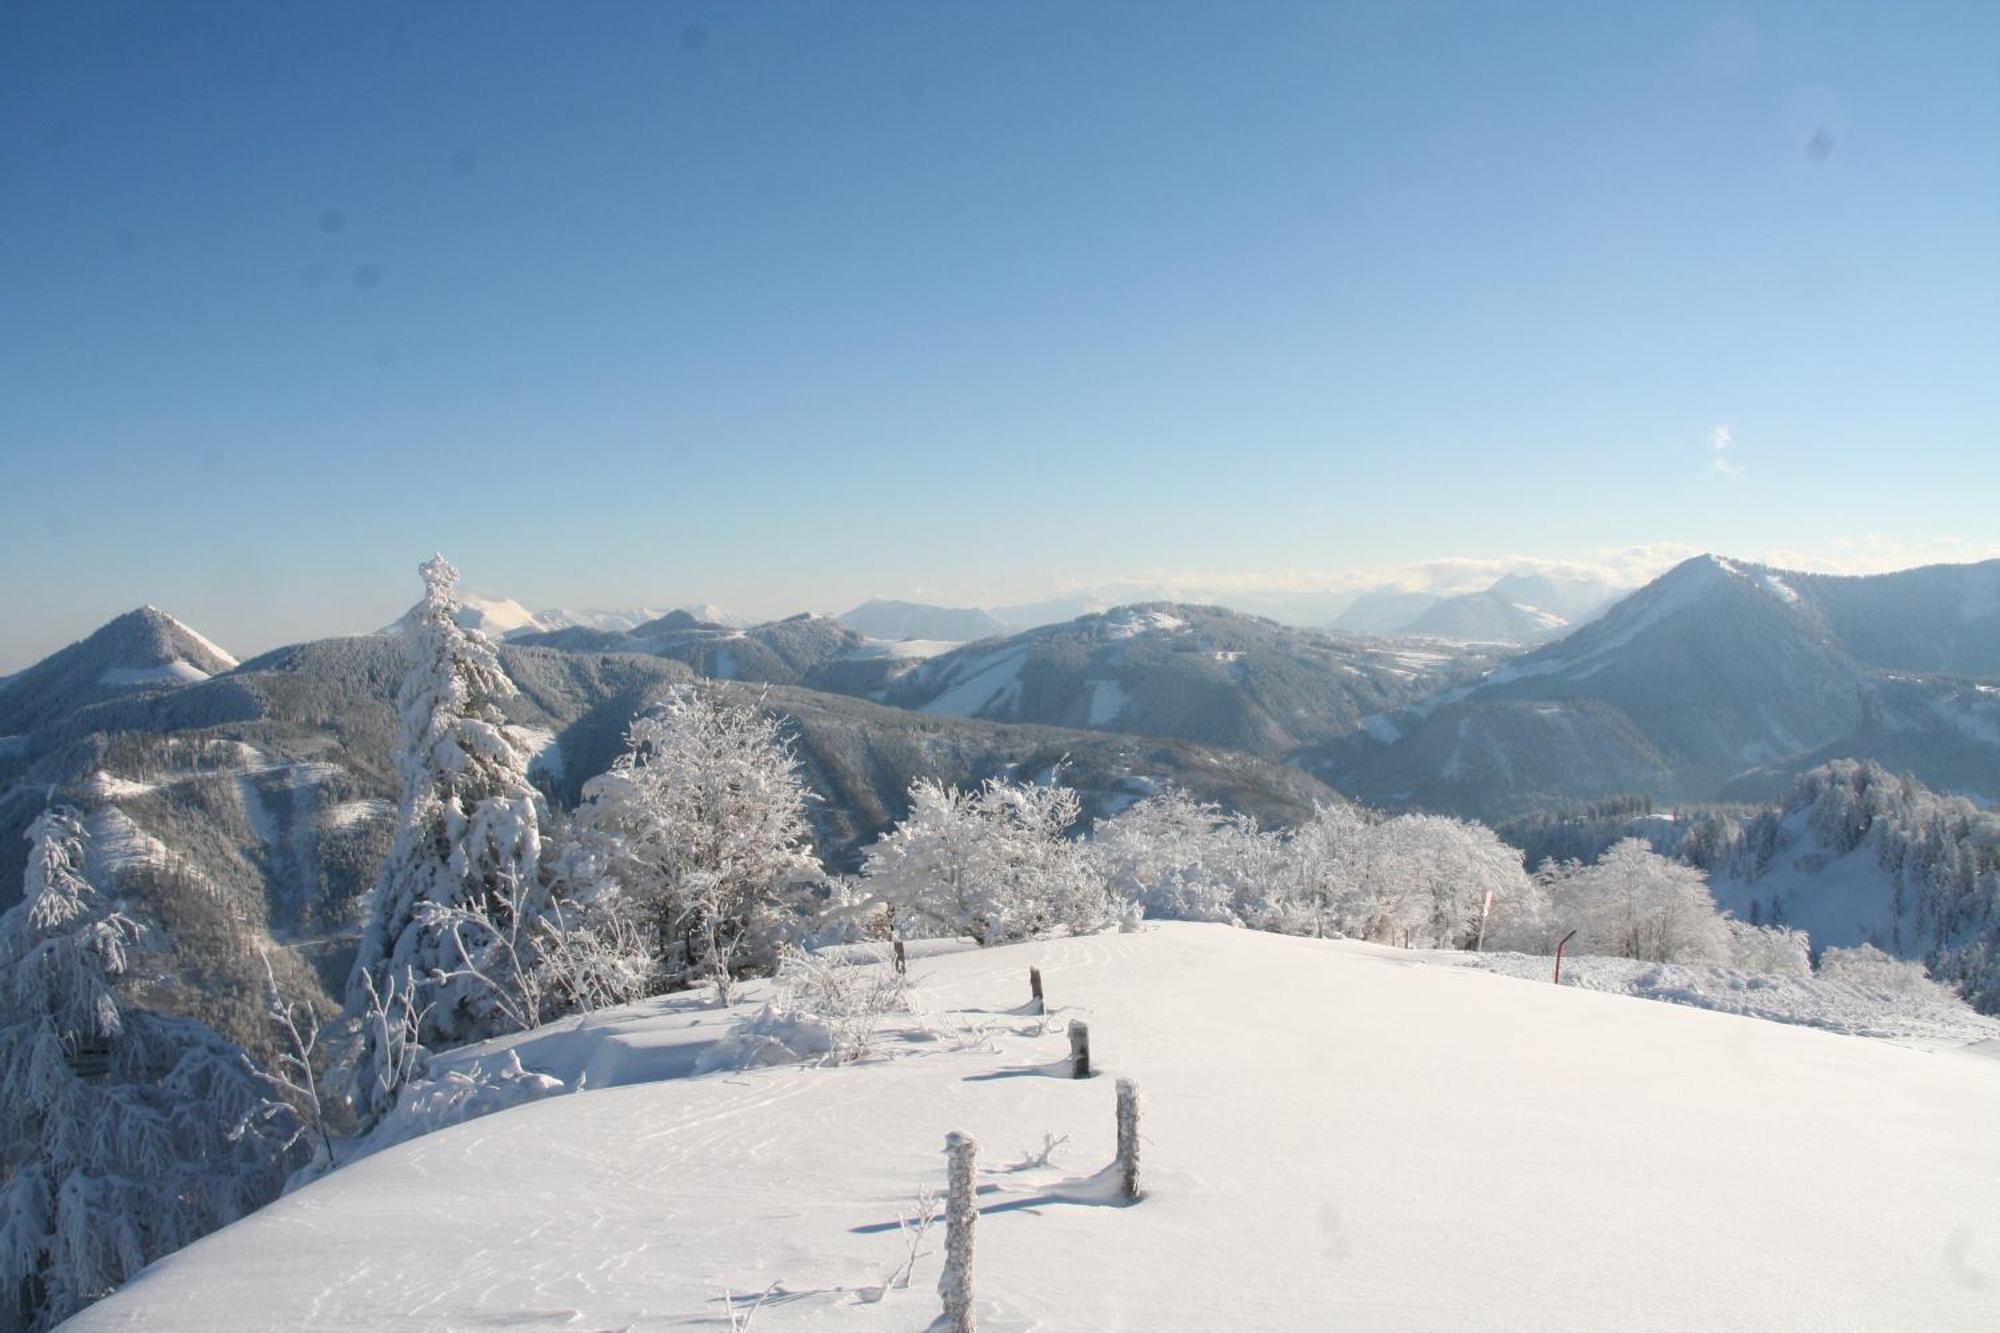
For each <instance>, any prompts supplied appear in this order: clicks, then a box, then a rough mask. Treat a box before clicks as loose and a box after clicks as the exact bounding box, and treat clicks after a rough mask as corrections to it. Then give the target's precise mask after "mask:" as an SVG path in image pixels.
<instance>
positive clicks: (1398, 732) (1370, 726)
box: [1361, 713, 1403, 745]
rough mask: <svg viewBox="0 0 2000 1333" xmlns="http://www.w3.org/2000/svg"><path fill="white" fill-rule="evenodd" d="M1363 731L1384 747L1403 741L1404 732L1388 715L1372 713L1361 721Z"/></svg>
mask: <svg viewBox="0 0 2000 1333" xmlns="http://www.w3.org/2000/svg"><path fill="white" fill-rule="evenodd" d="M1361 729H1362V730H1363V731H1365V732H1367V733H1368V734H1369V736H1371V737H1373V738H1374V739H1375V740H1377V741H1380V742H1381V743H1382V744H1384V745H1394V744H1395V743H1396V742H1397V741H1399V740H1401V739H1403V732H1402V729H1401V728H1400V727H1398V726H1397V725H1396V724H1395V723H1394V722H1392V721H1390V720H1389V716H1388V714H1386V713H1370V714H1369V715H1368V716H1367V717H1364V718H1362V719H1361Z"/></svg>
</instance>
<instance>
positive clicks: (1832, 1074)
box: [70, 924, 2000, 1333]
mask: <svg viewBox="0 0 2000 1333" xmlns="http://www.w3.org/2000/svg"><path fill="white" fill-rule="evenodd" d="M1030 964H1034V965H1038V966H1040V967H1041V969H1042V971H1043V973H1044V975H1045V977H1046V979H1047V987H1048V995H1049V1000H1050V1003H1051V1005H1052V1006H1053V1007H1055V1008H1056V1010H1057V1012H1056V1014H1055V1018H1054V1021H1053V1022H1052V1023H1050V1024H1049V1025H1048V1028H1047V1031H1046V1032H1045V1033H1042V1034H1041V1035H1036V1034H1037V1029H1039V1028H1040V1027H1041V1020H1039V1019H1036V1018H1032V1017H1029V1016H1026V1015H1024V1014H1021V1013H1019V1012H1014V1011H1015V1010H1016V1009H1017V1007H1018V1006H1021V1004H1022V1002H1023V1001H1024V1000H1025V999H1026V972H1027V968H1028V967H1029V965H1030ZM912 970H913V972H914V973H916V974H917V975H918V976H919V977H920V980H921V986H922V991H923V994H924V996H925V998H926V1000H927V1001H928V1002H929V1004H930V1005H931V1006H933V1009H934V1012H933V1014H932V1016H931V1022H932V1024H933V1026H934V1027H938V1028H940V1029H942V1030H944V1031H946V1032H948V1033H956V1034H957V1035H956V1036H955V1037H953V1038H952V1039H949V1040H934V1041H909V1042H902V1041H897V1042H893V1043H892V1044H891V1049H890V1050H889V1053H888V1054H887V1055H886V1056H885V1057H884V1058H881V1059H877V1060H873V1061H870V1062H866V1063H863V1064H859V1065H850V1066H846V1067H839V1068H808V1067H800V1066H784V1067H768V1068H762V1069H756V1070H750V1071H743V1072H731V1073H716V1074H707V1075H692V1074H689V1073H688V1072H687V1071H689V1070H691V1069H693V1068H694V1067H695V1066H696V1064H697V1063H698V1061H699V1059H700V1056H701V1053H702V1049H703V1048H704V1046H706V1045H707V1044H708V1043H712V1042H713V1041H714V1040H715V1039H716V1038H717V1037H718V1036H720V1035H721V1033H722V1032H723V1031H724V1029H725V1019H724V1017H723V1016H721V1015H717V1014H715V1013H713V1012H709V1013H703V1012H699V1011H696V1010H694V1009H692V1008H691V1007H689V1005H688V1002H687V1001H686V1000H684V999H683V1000H663V1001H654V1002H649V1003H648V1004H647V1005H644V1006H635V1007H633V1008H632V1009H628V1010H625V1011H619V1012H616V1013H613V1014H610V1015H603V1016H599V1017H597V1018H594V1019H591V1020H587V1021H585V1022H583V1023H576V1022H571V1023H567V1024H565V1025H562V1026H561V1027H559V1028H557V1029H553V1030H543V1031H542V1032H539V1033H533V1034H527V1035H526V1036H524V1037H522V1038H518V1039H513V1040H512V1041H511V1042H510V1043H507V1046H508V1050H509V1052H511V1053H514V1054H518V1055H519V1056H520V1057H521V1058H522V1059H523V1061H524V1063H526V1064H527V1065H528V1066H529V1067H530V1068H531V1069H532V1068H535V1067H537V1066H538V1064H541V1065H545V1066H547V1068H548V1072H552V1073H555V1074H556V1075H557V1076H558V1077H560V1078H562V1079H563V1080H564V1081H565V1082H571V1083H574V1082H575V1081H576V1078H577V1075H578V1073H580V1072H581V1071H583V1070H584V1069H585V1068H589V1069H592V1070H596V1071H597V1072H596V1073H594V1074H592V1075H591V1076H590V1077H589V1078H588V1079H587V1080H586V1083H587V1085H588V1086H587V1088H586V1090H585V1091H582V1092H580V1093H575V1094H572V1095H562V1096H556V1097H553V1098H550V1099H548V1100H543V1101H537V1102H534V1103H532V1104H528V1105H524V1106H519V1107H516V1108H514V1109H512V1110H507V1111H503V1112H500V1113H498V1114H495V1115H492V1116H489V1117H487V1118H485V1119H481V1120H476V1121H472V1122H469V1123H465V1124H461V1125H457V1126H454V1127H452V1128H449V1129H445V1130H442V1131H440V1132H438V1133H436V1134H432V1135H429V1136H427V1137H425V1138H421V1139H417V1140H414V1141H411V1142H407V1143H403V1144H400V1145H398V1146H396V1147H393V1148H389V1149H386V1150H384V1151H382V1152H380V1153H378V1154H376V1155H374V1156H372V1157H369V1158H366V1159H364V1160H362V1161H359V1162H357V1163H355V1164H353V1165H351V1166H349V1167H347V1168H344V1169H343V1170H341V1171H339V1172H337V1173H335V1174H334V1175H332V1176H330V1177H328V1178H326V1179H324V1180H321V1181H319V1182H317V1183H315V1184H312V1185H310V1186H307V1187H306V1188H304V1189H302V1190H300V1191H298V1192H296V1193H294V1194H292V1195H290V1196H288V1197H286V1198H284V1199H281V1200H279V1201H278V1202H277V1203H275V1204H273V1205H272V1206H270V1207H269V1208H267V1209H265V1210H264V1211H262V1212H260V1213H258V1214H255V1215H254V1216H252V1217H249V1218H247V1219H245V1220H244V1221H242V1222H239V1223H238V1224H236V1225H234V1226H232V1227H229V1228H227V1229H225V1230H223V1231H221V1232H218V1233H216V1234H215V1235H213V1236H210V1237H208V1238H207V1239H205V1240H203V1241H200V1242H198V1243H196V1244H195V1245H193V1246H191V1247H189V1248H188V1249H186V1250H184V1251H182V1252H180V1253H178V1254H176V1255H173V1256H171V1257H169V1258H167V1259H165V1260H163V1261H161V1262H160V1263H159V1264H157V1265H155V1266H154V1267H153V1268H152V1269H150V1270H148V1271H147V1272H146V1273H145V1274H144V1275H142V1276H141V1277H140V1278H139V1279H138V1280H136V1281H135V1282H133V1283H132V1284H131V1285H130V1286H128V1287H127V1288H126V1289H124V1290H123V1291H122V1292H120V1293H119V1294H118V1295H116V1296H114V1297H112V1298H111V1299H109V1300H106V1301H105V1302H103V1303H102V1304H100V1305H98V1306H96V1307H94V1308H92V1309H91V1310H89V1311H86V1312H85V1313H84V1314H83V1315H82V1316H81V1317H79V1318H78V1319H77V1320H76V1321H74V1323H73V1324H72V1325H71V1326H70V1327H72V1328H74V1329H77V1330H93V1329H186V1330H199V1331H200V1333H229V1331H231V1330H249V1329H259V1330H262V1329H272V1328H286V1329H292V1328H324V1329H369V1330H383V1331H385V1333H392V1331H395V1330H438V1329H493V1328H506V1329H579V1330H610V1329H629V1330H669V1329H703V1328H706V1329H727V1328H729V1327H730V1323H729V1316H728V1313H727V1312H726V1310H725V1307H724V1304H723V1301H722V1294H723V1293H725V1292H727V1293H732V1294H734V1295H735V1296H737V1297H740V1298H743V1304H744V1305H746V1306H747V1305H748V1304H749V1303H751V1302H753V1301H754V1300H755V1299H756V1296H757V1294H758V1293H764V1292H767V1291H768V1292H769V1293H770V1294H769V1296H768V1298H767V1299H766V1300H765V1301H764V1303H763V1305H762V1307H761V1308H760V1309H759V1310H758V1311H757V1312H756V1314H755V1316H754V1324H753V1327H754V1328H755V1329H756V1330H757V1333H778V1331H782V1330H786V1329H812V1330H830V1331H832V1330H864V1329H865V1330H920V1329H925V1328H927V1327H928V1326H929V1325H930V1323H931V1321H932V1319H933V1318H934V1317H935V1316H936V1314H937V1310H938V1305H937V1300H936V1296H935V1294H934V1284H935V1282H936V1279H937V1275H938V1271H939V1266H940V1262H941V1252H942V1249H943V1244H942V1241H943V1238H942V1234H941V1232H942V1227H941V1226H940V1227H939V1229H938V1230H936V1231H933V1232H932V1234H931V1236H930V1238H929V1241H928V1243H927V1244H926V1246H925V1248H926V1250H928V1251H929V1253H928V1254H927V1255H926V1257H924V1258H922V1259H921V1260H920V1261H919V1263H918V1264H917V1266H916V1269H915V1273H914V1279H913V1281H912V1282H911V1284H910V1286H909V1288H908V1289H907V1290H892V1291H889V1292H888V1293H886V1295H883V1294H882V1292H881V1290H880V1289H881V1287H882V1285H883V1283H884V1280H885V1278H887V1277H888V1276H889V1275H890V1274H891V1273H892V1272H893V1271H894V1270H895V1269H896V1268H897V1266H898V1265H899V1263H900V1261H901V1259H902V1257H903V1252H904V1249H903V1245H902V1242H901V1241H900V1239H899V1237H898V1234H897V1227H896V1219H897V1216H898V1214H899V1213H900V1212H905V1211H908V1210H909V1209H910V1207H911V1203H912V1196H913V1195H914V1193H915V1191H916V1189H917V1187H918V1185H919V1184H920V1183H932V1184H938V1185H941V1184H942V1179H943V1165H942V1156H941V1153H940V1148H941V1146H942V1143H943V1139H944V1135H945V1133H946V1131H948V1130H953V1129H960V1130H966V1131H969V1132H970V1133H971V1134H973V1135H974V1136H975V1137H976V1139H977V1140H978V1142H979V1144H980V1145H981V1158H980V1166H981V1169H982V1176H981V1182H982V1183H981V1190H982V1193H981V1195H980V1199H981V1205H982V1209H983V1213H982V1216H981V1219H980V1221H979V1223H978V1247H977V1262H976V1285H977V1290H978V1296H979V1302H980V1304H979V1314H980V1327H981V1329H983V1330H987V1331H988V1333H993V1331H997V1330H1027V1329H1052V1330H1059V1329H1076V1330H1092V1331H1102V1330H1131V1331H1133V1333H1138V1331H1140V1330H1153V1329H1180V1328H1190V1329H1202V1330H1213V1329H1230V1330H1243V1329H1271V1330H1305V1329H1335V1328H1339V1329H1369V1330H1376V1329H1457V1328H1480V1329H1519V1330H1536V1331H1537V1333H1543V1331H1546V1330H1550V1329H1613V1328H1616V1329H1660V1330H1689V1329H1714V1328H1742V1329H1760V1330H1771V1329H1830V1328H1842V1329H1892V1328H1893V1329H1900V1328H1925V1329H1991V1328H1994V1327H2000V1209H1996V1198H1995V1189H1996V1184H2000V1133H1996V1132H1995V1127H1996V1126H2000V1060H1995V1059H1993V1058H1991V1057H1989V1056H1987V1055H1984V1054H1980V1053H1976V1052H1974V1051H1970V1050H1943V1051H1923V1050H1915V1049H1910V1048H1907V1047H1903V1046H1898V1045H1894V1044H1890V1043H1887V1042H1881V1041H1875V1040H1870V1039H1867V1038H1861V1037H1853V1036H1844V1035H1836V1034H1830V1033H1826V1032H1820V1031H1813V1030H1810V1029H1806V1028H1799V1027H1787V1026H1782V1025H1779V1024H1775V1023H1768V1022H1761V1021H1758V1020H1755V1019H1748V1018H1741V1017H1736V1016H1733V1015H1727V1014H1719V1013H1713V1012H1708V1011H1704V1010H1699V1009H1692V1008H1687V1007H1683V1006H1679V1005H1668V1004H1657V1003H1647V1002H1644V1001H1640V1000H1634V999H1630V998H1627V997H1624V996H1617V995H1610V994H1604V993H1599V992H1592V991H1586V990H1582V989H1572V988H1567V987H1565V988H1560V989H1559V988H1557V987H1554V986H1549V985H1546V984H1538V983H1533V982H1529V981H1524V980H1520V979H1516V978H1510V977H1504V976H1497V975H1493V974H1491V973H1487V972H1482V971H1479V970H1475V969H1472V968H1466V967H1455V966H1439V965H1436V963H1435V962H1427V961H1425V960H1424V959H1423V958H1422V957H1421V956H1418V955H1413V954H1410V953H1405V952H1401V951H1397V950H1392V949H1385V948H1377V947H1373V946H1368V945H1361V944H1354V943H1348V942H1335V941H1315V940H1309V939H1297V938H1290V937H1283V936H1276V935H1266V934H1258V933H1253V932H1249V931H1241V930H1231V929H1228V928H1225V927H1219V926H1196V925H1174V924H1168V925H1164V926H1159V927H1152V926H1149V927H1148V928H1147V929H1146V930H1145V931H1144V932H1142V933H1140V934H1136V935H1108V936H1098V937H1089V938H1081V939H1068V940H1058V941H1050V942H1044V943H1037V944H1029V945H1021V946H1015V947H1010V948H1004V949H992V950H986V951H979V952H964V953H955V954H950V955H945V956H932V957H924V958H920V959H918V960H916V961H914V962H913V963H912ZM1072 1017H1079V1018H1084V1019H1086V1020H1087V1021H1088V1022H1089V1024H1090V1027H1091V1033H1092V1039H1093V1046H1094V1054H1095V1058H1096V1061H1097V1064H1098V1067H1099V1069H1100V1071H1101V1073H1100V1076H1099V1077H1096V1078H1093V1079H1090V1080H1084V1081H1073V1080H1070V1079H1067V1078H1062V1077H1055V1076H1052V1074H1051V1072H1050V1070H1049V1069H1048V1068H1047V1067H1046V1066H1047V1062H1050V1061H1054V1060H1057V1059H1058V1058H1059V1056H1060V1055H1061V1054H1062V1052H1063V1051H1064V1049H1065V1042H1064V1040H1063V1037H1062V1035H1061V1030H1062V1026H1063V1024H1064V1022H1066V1021H1067V1020H1068V1019H1069V1018H1072ZM979 1025H990V1035H991V1040H990V1041H986V1042H981V1041H980V1040H979V1039H978V1027H979ZM504 1053H506V1052H503V1054H504ZM491 1054H492V1052H490V1051H489V1053H488V1055H489V1058H490V1055H491ZM669 1075H680V1076H678V1077H664V1078H663V1077H662V1076H669ZM1117 1075H1126V1076H1131V1077H1133V1078H1135V1079H1137V1080H1138V1082H1139V1085H1140V1088H1141V1090H1142V1095H1143V1097H1144V1106H1145V1112H1144V1120H1143V1124H1142V1129H1143V1134H1144V1164H1143V1183H1144V1185H1145V1187H1146V1189H1147V1190H1148V1191H1149V1193H1148V1195H1147V1197H1146V1198H1144V1199H1143V1200H1142V1201H1141V1202H1139V1203H1138V1204H1136V1205H1132V1206H1126V1207H1120V1206H1112V1205H1108V1204H1107V1203H1105V1202H1104V1198H1105V1193H1104V1190H1103V1188H1102V1182H1099V1181H1093V1180H1091V1179H1090V1178H1091V1177H1092V1175H1093V1174H1094V1173H1096V1172H1097V1171H1098V1170H1099V1169H1100V1168H1102V1167H1103V1166H1105V1165H1106V1164H1107V1163H1108V1162H1109V1161H1110V1159H1111V1155H1112V1142H1113V1130H1114V1127H1113V1121H1112V1106H1113V1087H1112V1078H1113V1076H1117ZM631 1078H655V1079H660V1080H661V1081H651V1082H626V1081H624V1080H627V1079H631ZM605 1082H610V1083H622V1085H621V1086H604V1085H603V1084H604V1083H605ZM1045 1133H1050V1134H1056V1135H1068V1136H1069V1141H1068V1142H1067V1143H1066V1144H1064V1145H1063V1146H1062V1147H1061V1148H1060V1149H1058V1151H1057V1154H1056V1156H1055V1159H1054V1165H1053V1166H1050V1167H1025V1168H1023V1169H1012V1168H1013V1167H1015V1166H1016V1165H1018V1164H1021V1163H1023V1161H1024V1159H1025V1158H1026V1157H1027V1156H1028V1151H1027V1150H1030V1149H1038V1148H1039V1147H1040V1146H1041V1144H1042V1142H1043V1136H1044V1134H1045ZM739 1313H740V1312H739Z"/></svg>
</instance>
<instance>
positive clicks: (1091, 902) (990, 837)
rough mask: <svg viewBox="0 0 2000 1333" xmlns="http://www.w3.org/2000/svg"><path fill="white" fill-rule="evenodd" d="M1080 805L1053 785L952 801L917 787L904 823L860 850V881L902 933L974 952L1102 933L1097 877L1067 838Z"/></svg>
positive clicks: (994, 786) (1107, 909) (952, 793)
mask: <svg viewBox="0 0 2000 1333" xmlns="http://www.w3.org/2000/svg"><path fill="white" fill-rule="evenodd" d="M1080 809H1081V802H1080V799H1079V797H1078V796H1077V794H1076V792H1075V791H1074V790H1072V789H1071V788H1069V787H1065V786H1062V785H1060V784H1059V783H1056V782H1050V783H1047V784H1022V783H1011V782H1002V781H999V780H998V779H993V780H989V781H987V782H986V783H984V784H982V785H981V786H979V787H978V788H976V789H975V790H973V791H969V792H967V791H960V790H958V789H957V788H953V787H947V786H945V785H944V784H942V783H939V782H933V781H930V780H928V779H923V778H919V779H918V780H917V781H915V782H913V783H911V784H910V813H909V815H908V816H907V817H905V818H904V819H903V821H902V822H901V823H899V824H898V825H897V826H896V827H895V828H893V829H891V830H890V831H889V832H888V833H886V834H884V835H883V836H882V837H881V838H880V839H878V840H877V841H876V842H875V844H874V845H873V846H871V847H870V848H869V849H868V853H867V856H866V858H865V860H864V861H863V863H862V874H863V876H864V877H865V878H866V879H867V881H868V883H869V885H870V886H871V887H872V888H873V889H874V890H875V891H876V892H877V893H878V894H880V895H881V897H882V899H883V900H884V901H885V902H887V903H888V904H889V905H890V906H891V907H893V908H894V909H895V912H896V919H897V923H898V925H899V926H900V927H902V928H903V929H905V930H906V931H909V932H910V933H918V934H927V933H942V934H952V935H959V934H963V935H970V936H971V937H972V938H973V939H975V940H977V941H978V942H979V943H980V944H1004V943H1007V942H1010V941H1013V940H1024V939H1032V938H1035V937H1036V936H1041V935H1047V934H1050V933H1052V932H1054V931H1055V930H1057V929H1068V930H1070V931H1072V932H1078V933H1081V932H1085V931H1094V930H1102V929H1103V928H1104V927H1105V926H1107V925H1108V924H1110V923H1111V920H1112V913H1111V900H1110V895H1109V894H1108V893H1107V892H1106V889H1105V881H1104V877H1103V874H1102V873H1101V871H1100V870H1099V868H1098V866H1097V865H1096V864H1094V863H1093V858H1091V857H1090V856H1089V855H1088V854H1087V853H1086V851H1085V849H1084V848H1083V846H1082V845H1080V844H1079V843H1078V842H1077V841H1076V840H1074V839H1072V838H1071V837H1070V836H1069V829H1070V828H1071V826H1072V825H1074V824H1075V823H1076V820H1077V816H1078V814H1079V812H1080Z"/></svg>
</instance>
